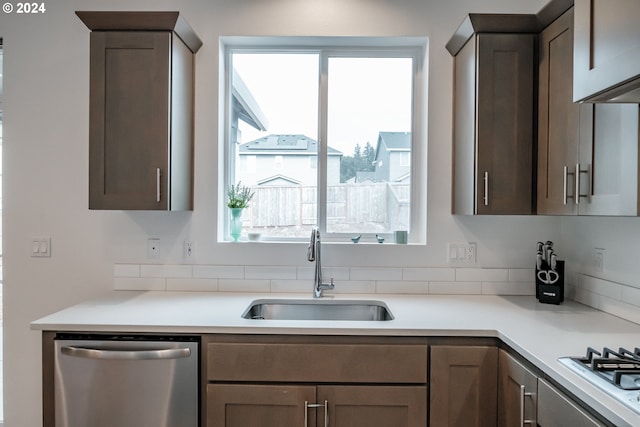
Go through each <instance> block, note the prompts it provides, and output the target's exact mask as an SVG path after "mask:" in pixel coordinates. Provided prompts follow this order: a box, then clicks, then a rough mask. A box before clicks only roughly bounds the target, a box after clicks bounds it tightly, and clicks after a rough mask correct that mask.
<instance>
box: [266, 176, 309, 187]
mask: <svg viewBox="0 0 640 427" xmlns="http://www.w3.org/2000/svg"><path fill="white" fill-rule="evenodd" d="M256 184H258V185H282V184H292V185H300V184H302V182H300V181H298V180H297V179H293V178H290V177H288V176H285V175H273V176H270V177H269V178H265V179H261V180H260V181H258V182H257V183H256Z"/></svg>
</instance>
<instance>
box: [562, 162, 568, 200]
mask: <svg viewBox="0 0 640 427" xmlns="http://www.w3.org/2000/svg"><path fill="white" fill-rule="evenodd" d="M562 176H563V182H564V184H563V189H562V203H564V204H565V205H566V204H567V199H568V198H569V196H568V194H567V187H568V185H569V183H568V182H567V181H568V180H569V168H568V167H567V166H565V167H563V168H562Z"/></svg>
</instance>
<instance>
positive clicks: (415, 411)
mask: <svg viewBox="0 0 640 427" xmlns="http://www.w3.org/2000/svg"><path fill="white" fill-rule="evenodd" d="M426 405H427V391H426V388H425V387H411V386H339V385H322V386H310V385H238V384H209V385H208V386H207V407H208V408H207V409H208V411H207V412H208V416H207V425H208V426H221V427H222V426H224V427H245V426H252V427H272V426H309V427H313V426H337V427H393V426H398V427H405V426H406V427H409V426H425V425H426V413H427V406H426Z"/></svg>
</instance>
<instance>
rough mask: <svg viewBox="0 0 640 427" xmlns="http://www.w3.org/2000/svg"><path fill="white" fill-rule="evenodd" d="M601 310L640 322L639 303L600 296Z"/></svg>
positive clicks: (599, 307) (599, 306)
mask: <svg viewBox="0 0 640 427" xmlns="http://www.w3.org/2000/svg"><path fill="white" fill-rule="evenodd" d="M597 308H598V309H599V310H602V311H605V312H607V313H610V314H613V315H614V316H618V317H622V318H623V319H627V320H630V321H632V322H635V323H640V310H639V309H638V308H639V307H638V306H637V305H632V304H628V303H626V302H624V301H620V300H615V299H611V298H607V297H605V296H600V301H599V305H598V307H597Z"/></svg>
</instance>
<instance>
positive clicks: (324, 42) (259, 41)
mask: <svg viewBox="0 0 640 427" xmlns="http://www.w3.org/2000/svg"><path fill="white" fill-rule="evenodd" d="M427 49H428V40H427V38H425V37H305V36H300V37H286V36H285V37H271V36H270V37H238V36H234V37H223V38H222V39H221V51H220V55H221V56H220V58H221V61H220V63H221V67H220V71H221V73H224V87H223V88H221V89H223V90H224V94H225V96H224V97H223V99H224V105H220V107H221V108H222V111H221V114H220V117H221V120H220V123H222V127H223V128H224V134H223V136H222V141H223V143H222V144H220V146H221V150H220V155H221V158H222V159H223V165H224V167H223V170H222V171H221V173H220V174H219V185H218V191H219V194H221V195H223V197H221V198H220V200H219V201H218V202H219V203H218V206H219V210H218V212H220V213H222V215H219V218H221V219H222V221H223V222H222V223H220V221H219V223H218V231H219V233H218V236H219V239H218V240H219V241H224V240H225V239H224V237H225V236H226V235H227V234H228V223H229V218H228V215H229V213H228V209H225V208H224V207H226V200H225V196H224V195H226V188H228V186H229V185H230V184H231V183H232V181H233V177H232V176H231V172H232V170H234V169H233V167H234V166H235V165H234V164H233V156H231V152H230V150H231V148H232V147H231V144H230V143H229V138H230V133H231V132H230V131H231V129H230V117H231V105H232V103H231V67H232V66H231V55H232V54H233V53H235V52H238V51H242V52H243V53H252V52H253V53H267V52H272V53H294V52H297V53H318V54H320V72H319V75H320V82H319V86H320V100H319V103H320V108H319V123H318V125H319V130H318V132H319V134H318V180H317V186H318V202H317V203H318V213H317V218H318V224H317V225H318V227H319V228H320V231H321V233H323V235H324V241H332V240H335V241H341V242H342V241H345V238H347V237H349V236H348V235H347V234H344V235H343V234H339V233H331V234H329V235H328V234H327V233H326V225H327V224H326V213H327V212H326V211H327V207H326V203H327V108H326V105H327V101H328V91H327V88H328V85H327V70H328V58H329V57H340V56H342V57H354V58H355V57H358V56H361V57H363V58H365V57H372V56H380V57H411V58H413V68H414V69H413V94H412V95H413V96H412V129H411V133H412V148H411V156H410V159H411V210H410V224H411V226H410V232H409V243H417V244H426V215H427V210H426V198H427V180H426V178H427V174H426V168H427V143H426V139H427V131H426V129H427V123H426V120H424V119H423V118H426V104H427V93H426V88H427V83H426V72H425V70H426V68H427V67H426V63H427ZM387 234H388V235H386V234H384V235H383V237H385V238H389V241H393V240H392V237H393V236H392V233H387ZM347 240H348V239H347ZM277 241H300V239H298V238H289V239H283V238H278V239H277Z"/></svg>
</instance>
